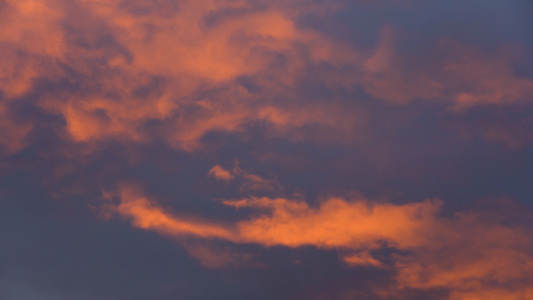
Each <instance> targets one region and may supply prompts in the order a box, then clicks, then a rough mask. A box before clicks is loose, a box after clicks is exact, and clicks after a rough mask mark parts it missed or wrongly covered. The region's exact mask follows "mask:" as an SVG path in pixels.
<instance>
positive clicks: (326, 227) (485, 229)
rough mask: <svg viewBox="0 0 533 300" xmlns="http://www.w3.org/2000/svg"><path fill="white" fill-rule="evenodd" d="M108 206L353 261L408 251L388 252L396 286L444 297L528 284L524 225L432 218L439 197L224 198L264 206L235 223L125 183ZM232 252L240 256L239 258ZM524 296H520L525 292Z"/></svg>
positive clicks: (154, 225) (168, 227)
mask: <svg viewBox="0 0 533 300" xmlns="http://www.w3.org/2000/svg"><path fill="white" fill-rule="evenodd" d="M121 195H122V196H121V197H122V201H121V203H120V204H119V205H118V206H117V207H116V208H115V209H114V211H115V212H116V213H118V214H120V215H122V216H125V217H128V218H130V219H131V220H132V224H133V226H135V227H138V228H142V229H145V230H154V231H156V232H159V233H160V234H163V235H167V236H173V237H186V236H189V237H195V238H202V239H220V240H225V241H230V242H233V243H247V244H249V243H252V244H259V245H263V246H266V247H271V246H276V245H279V246H286V247H291V248H295V247H300V246H305V245H309V246H315V247H318V248H323V249H337V250H339V251H341V252H342V253H343V254H342V260H343V261H344V262H345V263H347V264H349V265H352V266H373V267H379V268H389V267H388V266H386V265H384V263H383V262H381V261H380V260H378V259H377V258H375V257H373V256H372V252H371V251H373V250H377V249H381V248H382V247H384V246H387V247H392V248H395V249H399V250H402V251H406V252H405V253H406V254H395V255H393V259H394V264H393V266H391V267H392V268H393V269H394V270H396V271H395V272H397V275H396V280H397V286H396V287H395V288H396V289H398V288H399V289H402V288H405V287H409V288H414V289H420V290H432V289H446V290H449V291H450V298H449V299H483V297H486V296H487V295H500V296H501V297H503V298H501V299H528V298H527V297H529V295H531V292H532V290H531V288H530V286H532V285H531V284H532V283H533V276H532V275H531V274H533V272H532V271H533V254H532V253H533V239H532V238H531V236H530V234H529V232H530V230H531V229H530V228H529V227H524V226H521V225H519V224H514V225H513V224H507V225H502V224H501V223H499V222H498V218H494V213H492V214H483V213H460V214H458V215H456V216H455V217H452V218H443V217H439V216H438V210H439V207H440V205H441V203H440V201H425V202H420V203H407V204H388V203H374V202H371V201H368V200H365V199H360V198H359V199H352V200H345V199H341V198H330V199H327V200H326V201H324V202H322V203H321V204H320V206H318V207H310V206H309V205H308V204H307V203H305V202H302V201H294V200H288V199H284V198H278V199H271V198H248V199H243V200H237V201H236V200H232V201H224V204H226V205H230V206H233V207H235V208H241V207H249V208H254V209H256V210H259V211H261V212H262V214H259V215H252V216H251V217H249V218H248V219H247V220H242V221H239V222H237V223H235V224H225V225H223V224H222V223H218V224H216V223H213V222H210V221H206V220H200V219H195V220H191V219H186V218H183V217H177V216H175V215H173V214H170V213H168V212H165V211H164V210H163V209H161V208H160V207H158V206H157V205H155V204H154V203H152V202H150V201H149V200H147V199H146V198H144V197H142V196H135V197H134V196H132V194H131V192H129V191H128V190H127V189H126V190H124V189H123V191H122V193H121ZM200 248H201V249H199V250H197V251H196V250H195V251H196V252H194V253H192V255H193V256H195V257H197V258H199V259H201V261H203V264H205V265H206V266H211V267H220V266H223V265H226V264H229V262H230V261H232V259H231V257H232V256H231V255H229V254H228V253H226V252H225V254H224V253H222V254H220V256H218V255H216V254H215V252H213V250H212V249H211V250H206V249H205V248H204V247H200ZM237 257H238V256H237ZM524 297H525V298H524Z"/></svg>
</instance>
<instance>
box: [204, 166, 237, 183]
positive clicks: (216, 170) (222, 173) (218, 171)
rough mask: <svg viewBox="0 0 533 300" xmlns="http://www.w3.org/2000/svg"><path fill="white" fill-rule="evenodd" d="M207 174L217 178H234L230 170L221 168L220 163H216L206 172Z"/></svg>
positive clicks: (226, 179)
mask: <svg viewBox="0 0 533 300" xmlns="http://www.w3.org/2000/svg"><path fill="white" fill-rule="evenodd" d="M208 175H209V176H213V177H214V178H215V179H217V180H223V181H231V180H233V178H235V177H234V176H233V175H231V173H230V171H228V170H226V169H224V168H222V167H221V166H220V165H216V166H214V167H213V168H211V170H209V173H208Z"/></svg>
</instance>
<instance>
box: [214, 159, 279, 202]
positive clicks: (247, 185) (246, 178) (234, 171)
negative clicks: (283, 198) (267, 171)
mask: <svg viewBox="0 0 533 300" xmlns="http://www.w3.org/2000/svg"><path fill="white" fill-rule="evenodd" d="M207 175H208V176H212V177H214V178H215V179H217V180H223V181H228V182H229V181H232V180H234V179H238V181H239V185H240V188H239V191H240V192H241V193H246V194H250V193H254V192H282V191H283V187H282V186H281V184H280V183H279V182H278V181H277V179H276V178H271V179H266V178H263V177H261V176H259V175H256V174H251V173H249V172H247V171H246V170H243V169H242V168H241V167H240V166H239V162H238V161H236V162H235V163H234V166H233V168H231V169H230V170H226V169H224V168H222V167H221V166H220V165H216V166H214V167H213V168H211V170H209V172H208V173H207Z"/></svg>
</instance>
